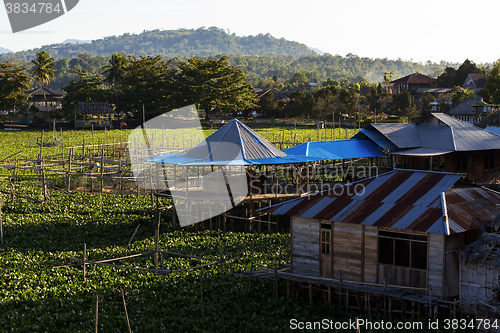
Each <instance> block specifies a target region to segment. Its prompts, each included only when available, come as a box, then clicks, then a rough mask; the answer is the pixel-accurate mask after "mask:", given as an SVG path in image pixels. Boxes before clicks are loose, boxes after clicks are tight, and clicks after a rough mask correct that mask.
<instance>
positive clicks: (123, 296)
mask: <svg viewBox="0 0 500 333" xmlns="http://www.w3.org/2000/svg"><path fill="white" fill-rule="evenodd" d="M121 292H122V300H123V309H124V310H125V318H126V319H127V328H128V332H129V333H132V329H131V328H130V321H129V319H128V311H127V303H126V302H125V294H124V293H123V289H121Z"/></svg>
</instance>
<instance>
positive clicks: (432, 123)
mask: <svg viewBox="0 0 500 333" xmlns="http://www.w3.org/2000/svg"><path fill="white" fill-rule="evenodd" d="M362 133H363V134H364V135H366V136H367V137H368V138H370V139H371V140H372V141H373V142H375V143H376V144H378V145H379V146H380V147H381V148H382V149H384V150H391V151H393V152H394V151H398V150H401V149H408V148H423V149H430V150H429V153H430V154H429V155H425V154H424V153H425V151H424V150H419V151H413V152H411V153H410V154H408V153H404V152H402V151H399V152H398V153H399V154H400V155H415V156H432V155H440V154H442V153H444V152H452V151H477V150H493V149H500V135H495V134H493V133H491V132H488V131H485V130H483V129H481V128H479V127H477V126H474V125H472V124H469V123H467V122H464V121H461V120H458V119H456V118H455V117H452V116H449V115H446V114H443V113H433V114H431V116H430V117H428V118H426V119H425V120H423V121H422V122H421V123H419V124H371V125H370V126H368V127H367V128H366V129H364V130H362ZM361 137H362V134H359V133H358V134H357V135H356V136H354V138H361ZM388 142H390V143H391V144H392V147H391V144H388Z"/></svg>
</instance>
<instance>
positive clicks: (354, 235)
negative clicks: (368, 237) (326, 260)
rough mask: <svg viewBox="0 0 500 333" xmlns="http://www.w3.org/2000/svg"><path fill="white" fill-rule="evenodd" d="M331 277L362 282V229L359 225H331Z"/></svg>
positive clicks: (337, 223)
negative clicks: (339, 276)
mask: <svg viewBox="0 0 500 333" xmlns="http://www.w3.org/2000/svg"><path fill="white" fill-rule="evenodd" d="M332 228H333V256H334V257H333V276H334V277H335V278H337V277H338V275H339V271H340V272H341V274H342V279H343V280H349V281H363V265H362V262H363V251H362V249H363V238H364V237H363V228H364V226H362V225H359V224H349V223H342V222H335V223H333V226H332Z"/></svg>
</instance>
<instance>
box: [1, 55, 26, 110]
mask: <svg viewBox="0 0 500 333" xmlns="http://www.w3.org/2000/svg"><path fill="white" fill-rule="evenodd" d="M31 84H32V79H31V77H30V75H29V74H28V73H27V69H26V68H25V67H21V66H19V65H17V64H15V63H13V62H0V110H10V109H12V108H15V107H19V106H21V105H23V104H26V102H27V101H28V97H29V96H28V94H27V93H26V90H28V89H30V87H31Z"/></svg>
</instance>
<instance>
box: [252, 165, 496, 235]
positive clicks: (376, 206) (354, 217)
mask: <svg viewBox="0 0 500 333" xmlns="http://www.w3.org/2000/svg"><path fill="white" fill-rule="evenodd" d="M460 178H461V175H458V174H449V173H438V172H425V171H407V170H396V171H392V172H389V173H386V174H383V175H381V176H379V177H376V178H371V179H367V180H364V181H361V182H358V183H352V184H349V185H346V186H343V187H341V188H338V189H337V190H336V191H330V192H322V193H318V194H316V195H312V196H309V197H304V198H298V199H295V200H292V201H288V202H285V203H282V204H279V205H275V206H272V207H269V208H265V209H262V210H261V211H262V212H272V213H275V214H281V215H291V216H298V217H304V218H314V219H319V220H330V221H339V222H345V223H354V224H363V225H371V226H378V227H389V228H394V229H402V230H414V231H422V232H429V233H435V234H446V228H445V226H444V219H443V208H442V203H441V193H442V192H445V198H446V205H447V207H446V208H447V211H448V219H449V224H450V233H451V234H453V233H460V232H464V231H467V230H473V229H477V228H479V227H480V226H481V225H484V224H488V223H491V222H492V221H493V218H494V217H495V214H496V212H497V208H496V204H500V194H498V193H496V192H493V191H489V190H486V189H483V188H480V187H473V186H465V185H462V187H459V188H455V187H453V186H454V184H456V183H457V182H458V180H459V179H460Z"/></svg>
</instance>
